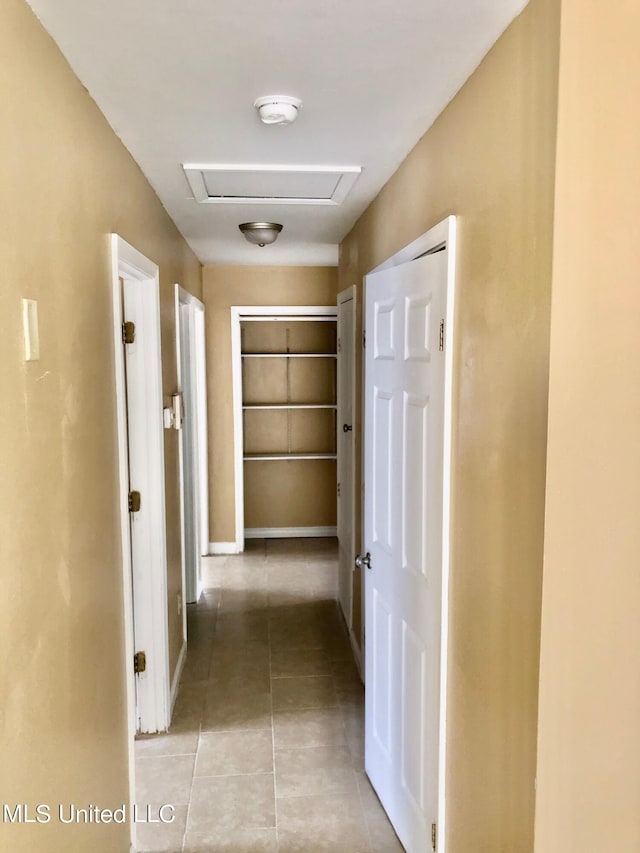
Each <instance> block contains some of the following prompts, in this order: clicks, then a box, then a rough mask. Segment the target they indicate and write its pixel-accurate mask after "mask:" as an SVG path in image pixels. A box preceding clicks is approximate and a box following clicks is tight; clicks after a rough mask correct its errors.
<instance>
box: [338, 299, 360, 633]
mask: <svg viewBox="0 0 640 853" xmlns="http://www.w3.org/2000/svg"><path fill="white" fill-rule="evenodd" d="M355 302H356V288H355V287H350V288H348V289H347V290H345V291H343V292H342V293H339V294H338V389H337V390H338V398H337V399H338V424H337V445H338V543H339V562H338V600H339V602H340V607H341V608H342V613H343V615H344V619H345V622H346V623H347V627H348V629H349V630H351V625H352V619H353V614H352V612H351V611H352V600H353V568H354V563H353V561H354V559H355V556H356V549H355V437H354V436H355V424H354V413H355V405H354V404H355V397H356V391H355V371H356V350H355V322H356V310H355Z"/></svg>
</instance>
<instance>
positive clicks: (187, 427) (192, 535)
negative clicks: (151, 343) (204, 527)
mask: <svg viewBox="0 0 640 853" xmlns="http://www.w3.org/2000/svg"><path fill="white" fill-rule="evenodd" d="M193 339H194V335H193V312H192V311H191V307H190V305H184V304H181V305H180V382H181V385H182V400H183V410H184V420H183V423H182V432H181V442H182V477H183V504H184V507H183V511H184V560H185V600H186V603H187V604H192V603H194V602H196V601H197V600H198V578H199V573H200V556H199V552H200V542H199V531H198V522H199V512H198V503H199V501H198V497H199V494H198V436H197V404H196V394H197V386H196V383H195V382H194V374H195V365H194V359H193V355H194V353H193V350H194V347H193Z"/></svg>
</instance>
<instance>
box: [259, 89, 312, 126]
mask: <svg viewBox="0 0 640 853" xmlns="http://www.w3.org/2000/svg"><path fill="white" fill-rule="evenodd" d="M253 106H254V107H255V108H256V109H257V110H258V115H259V116H260V121H261V122H262V123H263V124H273V125H280V126H281V127H284V125H287V124H291V122H292V121H295V120H296V118H297V117H298V110H299V109H300V108H301V107H302V101H301V100H300V99H299V98H292V97H290V96H289V95H265V96H264V97H263V98H258V99H257V101H255V102H254V104H253Z"/></svg>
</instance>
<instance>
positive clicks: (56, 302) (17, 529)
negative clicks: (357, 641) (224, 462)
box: [0, 0, 201, 853]
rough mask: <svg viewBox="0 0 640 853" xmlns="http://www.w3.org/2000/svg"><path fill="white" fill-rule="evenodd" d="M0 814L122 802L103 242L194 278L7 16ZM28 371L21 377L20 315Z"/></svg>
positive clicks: (95, 830)
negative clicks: (34, 351) (32, 303)
mask: <svg viewBox="0 0 640 853" xmlns="http://www.w3.org/2000/svg"><path fill="white" fill-rule="evenodd" d="M0 55H1V56H2V62H1V63H0V113H1V119H0V125H1V126H2V133H1V134H0V199H1V203H0V269H1V273H0V276H1V278H2V283H1V284H0V324H1V334H0V387H1V388H2V393H3V403H2V407H1V414H0V442H1V445H0V446H1V451H0V452H1V457H2V463H1V470H2V475H1V477H0V524H1V528H0V574H1V577H2V596H0V684H1V685H2V698H1V699H0V754H1V755H2V770H0V800H1V801H2V802H6V803H20V802H26V803H30V804H34V803H50V804H52V805H53V804H56V803H59V802H63V803H75V804H77V805H83V804H84V805H86V804H89V803H94V804H100V805H102V806H104V807H105V808H106V807H110V806H116V805H120V804H122V803H123V802H126V801H127V800H128V777H127V755H126V750H127V742H126V715H125V710H126V709H125V695H124V649H123V613H122V570H121V559H120V553H121V549H120V528H119V514H118V492H117V464H116V461H117V455H116V454H117V445H116V420H115V392H114V380H113V328H112V310H111V278H110V275H111V271H110V255H109V251H110V249H109V238H108V234H109V233H110V232H113V231H115V232H118V233H119V234H121V235H122V236H123V237H124V238H125V239H126V240H127V241H129V242H130V243H132V244H133V245H135V246H136V247H137V248H138V249H139V250H140V251H142V252H143V253H144V254H146V255H147V256H148V257H150V258H151V259H152V260H154V261H155V262H157V263H158V264H159V265H160V274H161V289H162V349H163V371H164V390H165V393H167V394H169V393H170V392H171V391H172V390H174V387H175V381H176V377H175V355H174V321H173V298H172V297H173V294H172V286H173V283H174V282H175V281H180V282H181V283H182V284H183V285H184V286H185V287H187V288H188V289H190V290H191V291H192V292H194V293H196V294H198V295H199V294H200V289H201V283H200V277H201V268H200V265H199V264H198V262H197V260H196V258H195V257H194V256H193V254H192V253H191V252H190V251H189V249H188V248H187V246H186V244H185V243H184V241H183V240H182V238H181V237H180V236H179V234H178V232H177V230H176V229H175V227H174V226H173V224H172V223H171V221H170V220H169V218H168V216H167V214H166V212H165V211H164V209H163V208H162V206H161V204H160V202H159V201H158V199H157V197H156V196H155V195H154V193H153V192H152V190H151V189H150V187H149V185H148V184H147V182H146V181H145V179H144V177H143V175H142V174H141V172H140V170H139V168H138V167H137V166H136V165H135V163H134V162H133V160H132V159H131V157H130V156H129V154H128V153H127V152H126V150H125V149H124V147H123V146H122V144H121V143H120V142H119V140H118V139H117V138H116V136H115V135H114V133H113V132H112V131H111V129H110V128H109V126H108V125H107V123H106V121H105V119H104V118H103V117H102V115H101V114H100V112H99V111H98V109H97V108H96V106H95V104H94V103H93V101H92V100H91V98H90V97H89V96H88V94H87V93H86V91H85V90H84V88H83V87H82V85H81V84H80V83H79V81H78V80H77V79H76V77H75V76H74V75H73V73H72V72H71V70H70V69H69V67H68V66H67V64H66V62H65V61H64V59H63V58H62V56H61V55H60V53H59V51H58V49H57V48H56V46H55V45H54V43H53V42H52V41H51V40H50V38H49V37H48V36H47V34H46V33H45V31H44V30H43V29H42V27H41V26H40V24H39V23H38V22H37V21H36V19H35V17H34V16H33V15H32V13H31V11H30V10H29V8H28V7H27V5H26V3H24V2H23V0H3V3H2V9H1V11H0ZM22 297H29V298H32V299H36V300H38V307H39V317H40V336H41V359H40V361H37V362H33V363H29V364H27V363H25V362H24V360H23V342H22V317H21V298H22ZM165 437H166V442H165V453H166V495H167V524H168V529H167V537H168V557H169V588H170V592H169V596H170V605H171V606H170V613H171V625H170V632H171V657H172V661H173V662H175V660H176V656H177V653H178V649H179V643H180V624H179V620H178V618H177V612H174V611H175V596H176V593H177V591H178V589H179V584H180V531H179V523H178V518H179V516H178V488H177V484H178V469H177V465H178V461H177V460H178V456H177V434H176V433H173V432H171V433H169V432H167V433H165ZM128 833H129V829H128V827H119V826H117V825H111V826H105V825H103V826H96V825H87V826H83V825H78V826H64V825H60V824H58V823H57V822H54V821H52V822H51V823H50V824H49V825H46V826H33V825H15V826H9V825H6V824H5V825H1V824H0V849H2V850H11V851H12V853H20V851H25V852H26V851H28V853H32V852H33V851H34V850H43V851H44V850H46V851H47V853H56V851H59V853H73V851H79V853H80V851H82V853H86V851H87V850H91V851H95V853H101V851H105V853H106V851H109V852H110V853H111V851H123V853H124V851H125V850H128Z"/></svg>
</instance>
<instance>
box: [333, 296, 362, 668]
mask: <svg viewBox="0 0 640 853" xmlns="http://www.w3.org/2000/svg"><path fill="white" fill-rule="evenodd" d="M357 294H358V289H357V287H356V285H355V284H353V285H351V287H347V288H346V290H342V291H341V292H340V293H339V294H338V336H340V330H341V326H340V305H342V304H344V303H345V302H350V301H353V318H352V329H351V332H352V342H353V346H352V349H351V352H350V353H345V352H344V349H343V348H342V347H341V346H339V347H338V371H337V376H338V395H337V402H338V421H337V424H338V426H337V428H338V432H339V431H340V429H341V428H342V427H341V423H342V421H343V417H342V394H343V393H344V392H346V393H349V394H350V395H351V400H352V407H351V408H352V416H351V419H352V424H351V427H352V436H353V440H354V442H355V436H356V435H357V434H358V423H357V420H358V406H357V405H356V401H357V377H356V326H357V316H356V312H357V308H358V296H357ZM345 357H348V358H350V359H351V363H352V368H351V388H348V389H343V388H341V386H340V360H341V359H343V358H345ZM337 448H338V466H337V468H338V480H340V471H341V460H340V442H339V441H338V442H337ZM351 479H352V490H351V496H352V499H351V506H350V507H348V512H349V517H350V520H349V522H348V523H349V524H350V526H351V530H352V531H353V533H352V540H351V541H352V550H353V553H352V554H351V568H352V571H351V575H350V592H349V614H348V618H347V628H348V629H349V634H350V636H351V641H352V645H353V647H354V652H355V653H356V657H357V658H358V663H359V664H360V669H362V661H361V660H360V650H359V648H358V644H357V643H355V642H354V638H353V571H354V570H355V562H354V561H355V558H356V547H357V546H356V538H355V526H356V499H355V495H356V454H355V444H354V452H353V453H352V458H351ZM339 510H340V503H339V502H338V511H339ZM338 529H340V522H338Z"/></svg>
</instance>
